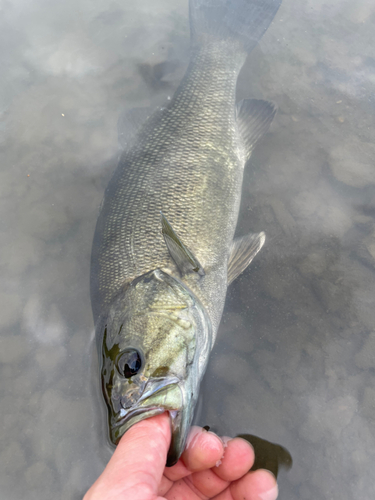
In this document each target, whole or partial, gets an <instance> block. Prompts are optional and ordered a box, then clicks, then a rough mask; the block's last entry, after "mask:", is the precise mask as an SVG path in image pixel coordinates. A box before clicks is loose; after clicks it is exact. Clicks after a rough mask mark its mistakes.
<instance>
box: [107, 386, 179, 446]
mask: <svg viewBox="0 0 375 500" xmlns="http://www.w3.org/2000/svg"><path fill="white" fill-rule="evenodd" d="M179 383H180V379H178V378H177V377H170V378H168V379H162V380H152V381H150V382H148V383H147V385H146V387H145V390H144V392H143V394H142V396H141V397H140V399H139V400H138V401H137V403H136V404H135V405H133V406H132V407H130V408H128V409H126V408H122V409H121V411H120V412H119V413H118V414H117V415H116V416H112V417H111V418H110V439H111V441H112V443H113V444H115V445H117V444H118V442H119V441H120V439H121V437H122V436H123V435H124V434H125V432H126V431H127V430H128V429H130V427H132V426H133V425H134V424H136V423H137V422H140V421H141V420H145V419H146V418H150V417H154V416H156V415H160V414H162V413H164V412H165V411H169V412H170V417H171V423H173V420H174V416H175V415H176V414H177V413H178V412H179V411H180V410H181V409H182V407H183V402H184V398H183V392H182V390H181V388H180V386H179Z"/></svg>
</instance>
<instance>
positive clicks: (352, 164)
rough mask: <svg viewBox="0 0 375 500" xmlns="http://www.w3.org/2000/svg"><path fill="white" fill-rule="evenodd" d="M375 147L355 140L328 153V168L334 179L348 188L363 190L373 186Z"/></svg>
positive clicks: (374, 177)
mask: <svg viewBox="0 0 375 500" xmlns="http://www.w3.org/2000/svg"><path fill="white" fill-rule="evenodd" d="M374 157H375V146H374V145H372V144H368V143H366V144H364V143H361V142H359V141H356V140H354V139H353V140H352V141H351V142H349V143H342V144H340V146H337V147H334V148H333V149H332V150H331V152H330V168H331V170H332V173H333V175H334V176H335V178H336V179H337V180H338V181H340V182H343V183H344V184H346V185H348V186H352V187H355V188H363V187H366V186H368V185H369V184H375V176H374V166H373V162H372V158H374Z"/></svg>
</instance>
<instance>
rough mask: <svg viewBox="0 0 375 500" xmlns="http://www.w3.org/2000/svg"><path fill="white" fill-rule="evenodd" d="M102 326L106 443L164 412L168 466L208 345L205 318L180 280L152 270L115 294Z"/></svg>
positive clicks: (180, 444)
mask: <svg viewBox="0 0 375 500" xmlns="http://www.w3.org/2000/svg"><path fill="white" fill-rule="evenodd" d="M100 328H101V329H102V330H103V332H102V335H101V339H102V341H101V345H100V346H98V347H99V352H100V353H101V380H102V390H103V395H104V399H105V402H106V404H107V408H108V425H109V434H110V439H111V441H112V443H113V444H117V443H118V442H119V440H120V438H121V436H122V435H123V434H124V433H125V432H126V431H127V430H128V429H129V428H130V427H131V426H132V425H134V424H135V423H137V422H139V421H141V420H143V419H145V418H149V417H152V416H154V415H158V414H160V413H163V412H165V411H169V415H170V422H171V429H172V441H171V446H170V450H169V454H168V461H167V464H168V465H173V463H175V462H176V461H177V460H178V458H179V456H180V455H181V453H182V451H183V448H184V446H185V442H186V437H187V433H188V430H189V427H190V424H191V420H192V417H193V413H194V407H195V404H196V400H197V396H198V389H199V383H200V380H201V378H202V376H203V373H204V370H205V367H206V363H207V359H208V354H209V352H210V350H211V322H210V320H209V318H208V316H207V314H206V312H205V309H204V307H203V306H202V304H201V303H200V302H199V300H198V299H197V298H196V297H195V295H194V294H193V293H192V292H191V291H190V290H189V289H188V288H187V287H186V286H185V285H184V284H183V283H182V282H181V281H180V280H178V279H176V278H174V277H172V276H170V275H169V274H167V273H165V272H163V271H161V270H160V269H157V270H155V271H151V272H149V273H147V274H144V275H142V276H140V277H139V278H137V279H136V280H134V281H133V282H132V283H131V284H130V286H128V287H127V288H126V289H125V290H124V291H123V292H122V293H120V294H119V296H118V297H117V298H116V300H115V301H114V303H113V304H112V306H111V307H110V308H109V312H108V314H107V316H106V319H105V321H104V322H102V323H101V326H100ZM97 333H98V332H97ZM97 338H98V337H97Z"/></svg>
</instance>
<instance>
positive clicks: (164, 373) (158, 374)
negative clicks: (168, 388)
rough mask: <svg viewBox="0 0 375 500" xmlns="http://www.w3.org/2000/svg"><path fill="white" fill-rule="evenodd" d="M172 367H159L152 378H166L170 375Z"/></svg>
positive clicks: (152, 374)
mask: <svg viewBox="0 0 375 500" xmlns="http://www.w3.org/2000/svg"><path fill="white" fill-rule="evenodd" d="M169 370H170V367H169V366H159V367H158V368H156V370H154V371H153V372H152V373H151V377H152V378H161V377H166V376H167V375H168V374H169Z"/></svg>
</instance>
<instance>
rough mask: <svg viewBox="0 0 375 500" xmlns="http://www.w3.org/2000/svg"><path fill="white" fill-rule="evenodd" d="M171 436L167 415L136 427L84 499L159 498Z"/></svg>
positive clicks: (117, 449)
mask: <svg viewBox="0 0 375 500" xmlns="http://www.w3.org/2000/svg"><path fill="white" fill-rule="evenodd" d="M170 437H171V430H170V423H169V416H168V414H167V413H164V414H162V415H158V416H156V417H152V418H149V419H146V420H142V421H141V422H138V423H137V424H135V425H134V426H133V427H131V428H130V429H129V430H128V431H127V432H126V433H125V435H124V436H123V437H122V438H121V440H120V442H119V444H118V445H117V448H116V450H115V452H114V454H113V456H112V458H111V460H110V461H109V462H108V465H107V467H106V468H105V470H104V472H103V474H102V475H101V476H100V477H99V479H98V480H97V481H96V483H94V485H93V486H92V487H91V488H90V490H89V491H88V493H87V494H86V495H87V496H86V497H85V499H84V500H96V499H100V500H107V499H108V500H109V499H113V498H121V495H124V498H125V497H126V498H132V500H138V499H139V500H148V499H149V498H150V499H151V498H155V497H156V496H157V493H158V487H159V484H160V480H161V477H162V474H163V470H164V466H165V462H166V458H167V452H168V449H169V444H170ZM140 450H141V452H140ZM125 495H126V496H125Z"/></svg>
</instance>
